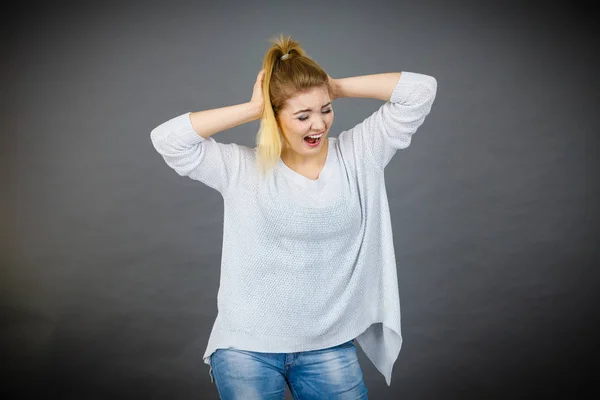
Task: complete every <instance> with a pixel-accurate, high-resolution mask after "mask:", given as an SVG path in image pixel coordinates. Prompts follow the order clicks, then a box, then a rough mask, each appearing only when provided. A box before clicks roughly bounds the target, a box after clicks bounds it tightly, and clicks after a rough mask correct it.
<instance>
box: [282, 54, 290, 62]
mask: <svg viewBox="0 0 600 400" xmlns="http://www.w3.org/2000/svg"><path fill="white" fill-rule="evenodd" d="M289 57H290V53H286V54H284V55H282V56H281V58H280V59H281V60H287V59H288V58H289Z"/></svg>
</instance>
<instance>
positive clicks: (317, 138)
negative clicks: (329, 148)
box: [304, 132, 325, 147]
mask: <svg viewBox="0 0 600 400" xmlns="http://www.w3.org/2000/svg"><path fill="white" fill-rule="evenodd" d="M323 136H325V132H323V133H320V134H317V135H309V136H305V137H304V142H305V143H306V144H307V145H308V146H309V147H316V146H318V145H319V143H321V140H322V139H323Z"/></svg>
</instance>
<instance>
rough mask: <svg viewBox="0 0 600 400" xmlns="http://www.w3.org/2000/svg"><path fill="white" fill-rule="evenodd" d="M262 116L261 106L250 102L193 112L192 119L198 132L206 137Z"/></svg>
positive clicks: (193, 125)
mask: <svg viewBox="0 0 600 400" xmlns="http://www.w3.org/2000/svg"><path fill="white" fill-rule="evenodd" d="M260 116H261V113H260V108H259V107H258V106H257V105H255V104H254V103H251V102H248V103H242V104H236V105H234V106H228V107H222V108H214V109H212V110H204V111H196V112H192V113H190V121H191V123H192V127H193V128H194V130H195V131H196V133H197V134H198V135H200V136H202V137H203V138H204V139H206V138H208V137H209V136H212V135H214V134H215V133H217V132H221V131H225V130H227V129H231V128H233V127H236V126H238V125H241V124H245V123H246V122H251V121H254V120H257V119H259V118H260Z"/></svg>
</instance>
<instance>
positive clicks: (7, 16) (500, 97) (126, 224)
mask: <svg viewBox="0 0 600 400" xmlns="http://www.w3.org/2000/svg"><path fill="white" fill-rule="evenodd" d="M550 4H551V3H539V4H534V3H523V2H476V1H452V2H443V1H435V2H434V1H429V2H427V1H393V2H392V1H387V2H384V1H369V2H347V1H345V2H317V1H303V2H267V1H262V2H251V3H250V2H249V3H245V4H244V3H242V2H239V3H237V2H220V3H217V2H214V3H206V2H205V3H200V2H192V1H189V2H164V1H162V2H158V1H152V2H148V1H136V2H127V3H119V2H101V3H100V2H98V4H94V3H90V2H85V3H84V2H80V3H75V2H73V3H53V4H51V5H50V4H46V3H44V4H42V3H31V2H29V3H18V4H16V3H15V4H14V8H13V9H12V11H10V10H8V9H7V11H6V13H4V17H3V21H4V23H3V24H2V27H1V29H2V37H3V40H2V41H1V43H0V46H1V49H2V58H3V62H2V74H1V79H2V88H3V90H2V95H1V97H0V98H1V99H2V100H1V101H2V103H1V105H2V134H1V136H0V137H1V147H0V159H1V160H2V169H1V171H2V181H3V182H4V184H3V185H2V186H3V190H2V193H3V196H2V201H3V204H1V205H2V207H0V209H1V214H0V217H1V218H2V224H1V226H2V231H1V235H2V236H1V239H2V240H1V243H2V251H1V255H2V259H1V260H0V262H1V268H2V270H1V271H2V275H1V276H0V283H1V286H0V289H1V291H0V312H1V313H0V321H1V325H0V339H1V342H0V350H1V351H2V358H1V359H2V369H3V374H2V376H3V379H2V380H3V383H2V385H1V388H2V389H1V390H2V392H1V393H0V394H4V395H8V397H7V396H4V398H64V399H71V398H74V399H75V398H76V399H117V398H118V399H121V398H128V399H133V398H135V399H137V398H143V399H217V398H218V394H217V390H216V387H215V386H214V384H213V383H211V381H210V377H209V375H208V366H207V365H205V364H204V363H203V361H202V355H203V353H204V350H205V348H206V344H207V341H208V336H209V334H210V330H211V327H212V324H213V322H214V318H215V317H216V312H217V309H216V295H217V290H218V285H219V272H220V269H219V268H220V256H221V243H222V223H223V219H222V218H223V204H222V198H221V196H220V195H219V193H218V192H216V191H214V190H213V189H211V188H209V187H206V186H204V185H203V184H201V183H200V182H197V181H193V180H191V179H189V178H182V177H180V176H179V175H177V174H176V173H175V172H174V171H173V170H171V169H170V168H169V167H168V166H167V165H166V164H165V162H164V161H163V159H162V158H161V157H160V155H159V154H158V153H157V152H156V151H155V150H154V148H153V146H152V144H151V141H150V131H151V130H152V129H153V128H154V127H155V126H157V125H158V124H160V123H162V122H164V121H166V120H167V119H170V118H172V117H174V116H177V115H180V114H182V113H184V112H187V111H198V110H202V109H209V108H217V107H224V106H228V105H234V104H239V103H242V102H246V101H248V100H249V99H250V97H251V94H252V87H253V85H254V81H255V79H256V74H257V73H258V70H259V68H260V67H261V63H262V57H263V55H264V53H265V52H266V50H267V49H268V47H269V45H270V43H269V42H268V39H269V38H271V37H275V36H276V35H278V34H279V33H283V34H286V35H287V34H290V35H292V37H293V38H294V39H296V40H298V41H300V43H301V45H303V46H304V48H305V50H306V51H307V52H308V54H309V56H311V57H313V58H314V59H315V60H316V61H317V62H318V63H320V64H321V65H322V66H323V68H324V69H325V70H326V71H327V72H328V73H329V74H330V75H331V76H333V77H334V78H342V77H348V76H354V75H363V74H371V73H381V72H396V71H402V70H405V71H412V72H420V73H426V74H429V75H432V76H434V77H436V78H437V80H438V93H437V98H436V101H435V103H434V105H433V108H432V112H431V114H430V115H429V116H428V117H427V119H426V121H425V123H424V124H423V125H422V126H421V128H419V131H418V132H417V133H416V135H415V136H414V138H413V142H412V144H411V146H410V147H408V148H407V149H405V150H402V151H399V152H397V153H396V156H395V157H394V159H393V160H392V161H391V163H390V164H389V165H388V167H387V168H386V182H387V193H388V199H389V203H390V207H391V214H392V223H393V230H394V242H395V245H396V247H395V249H396V258H397V263H398V279H399V286H400V298H401V307H402V323H403V336H404V345H403V349H402V351H401V352H400V355H399V358H398V360H397V361H396V364H395V366H394V371H393V379H392V386H391V387H388V386H387V385H386V384H385V381H384V378H383V376H382V375H381V374H380V373H379V372H378V371H376V370H375V368H374V366H373V365H372V364H371V362H370V361H369V360H368V359H367V358H366V356H365V355H364V353H362V351H361V350H360V347H358V348H359V357H360V361H361V366H362V368H363V372H364V376H365V384H366V386H367V388H368V389H369V398H370V399H508V398H510V399H515V398H519V399H520V398H523V399H524V398H530V397H531V396H533V395H541V396H545V397H546V398H565V399H566V398H569V399H572V398H587V397H588V396H586V395H584V392H583V391H584V389H594V388H595V387H596V385H594V383H595V382H596V381H597V379H598V378H597V376H598V372H597V370H598V367H597V358H598V351H597V347H598V345H597V339H598V333H599V331H598V329H597V326H598V324H599V322H600V321H599V320H600V318H599V316H598V305H597V303H598V293H597V282H598V278H599V273H598V271H597V268H596V264H598V250H597V243H598V236H597V226H598V225H597V222H598V218H597V207H595V205H596V203H597V201H598V180H597V177H596V164H597V162H596V156H597V154H598V144H599V141H598V133H599V131H600V130H599V122H598V111H599V101H598V99H599V95H598V89H599V85H598V82H599V79H598V63H597V62H596V61H597V43H596V40H595V36H596V34H597V33H598V32H597V30H593V29H592V27H593V24H594V23H595V19H594V18H595V17H594V16H593V13H592V12H591V9H590V8H588V7H585V6H583V5H577V4H576V3H573V2H561V3H557V4H552V5H550ZM381 104H382V102H381V101H378V100H374V99H339V100H336V101H335V103H334V106H335V112H336V118H335V122H334V125H333V127H332V130H331V135H332V136H337V135H338V134H339V132H340V131H342V130H345V129H348V128H350V127H352V126H354V125H355V124H357V123H359V122H360V121H362V120H363V119H364V118H366V117H367V116H369V115H370V114H371V113H372V112H374V111H375V110H376V109H377V108H378V107H380V106H381ZM258 126H259V125H258V121H256V122H253V123H249V124H245V125H241V126H238V127H236V128H234V129H231V130H228V131H225V132H221V133H218V134H216V136H214V137H215V139H216V140H218V141H221V142H225V143H231V142H235V143H238V144H242V145H245V146H250V147H252V146H253V143H254V137H255V133H256V131H257V129H258ZM286 391H287V389H286ZM589 397H591V395H590V396H589ZM286 399H291V396H290V394H289V391H288V392H287V393H286Z"/></svg>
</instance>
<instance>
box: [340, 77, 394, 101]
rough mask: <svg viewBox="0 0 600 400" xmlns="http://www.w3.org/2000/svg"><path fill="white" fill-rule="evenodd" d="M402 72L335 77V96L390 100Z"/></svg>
mask: <svg viewBox="0 0 600 400" xmlns="http://www.w3.org/2000/svg"><path fill="white" fill-rule="evenodd" d="M401 75H402V72H389V73H385V74H374V75H363V76H354V77H351V78H342V79H333V87H334V93H335V98H340V97H362V98H370V99H379V100H383V101H388V100H389V99H390V96H391V95H392V91H393V90H394V87H395V86H396V83H398V79H400V76H401Z"/></svg>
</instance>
